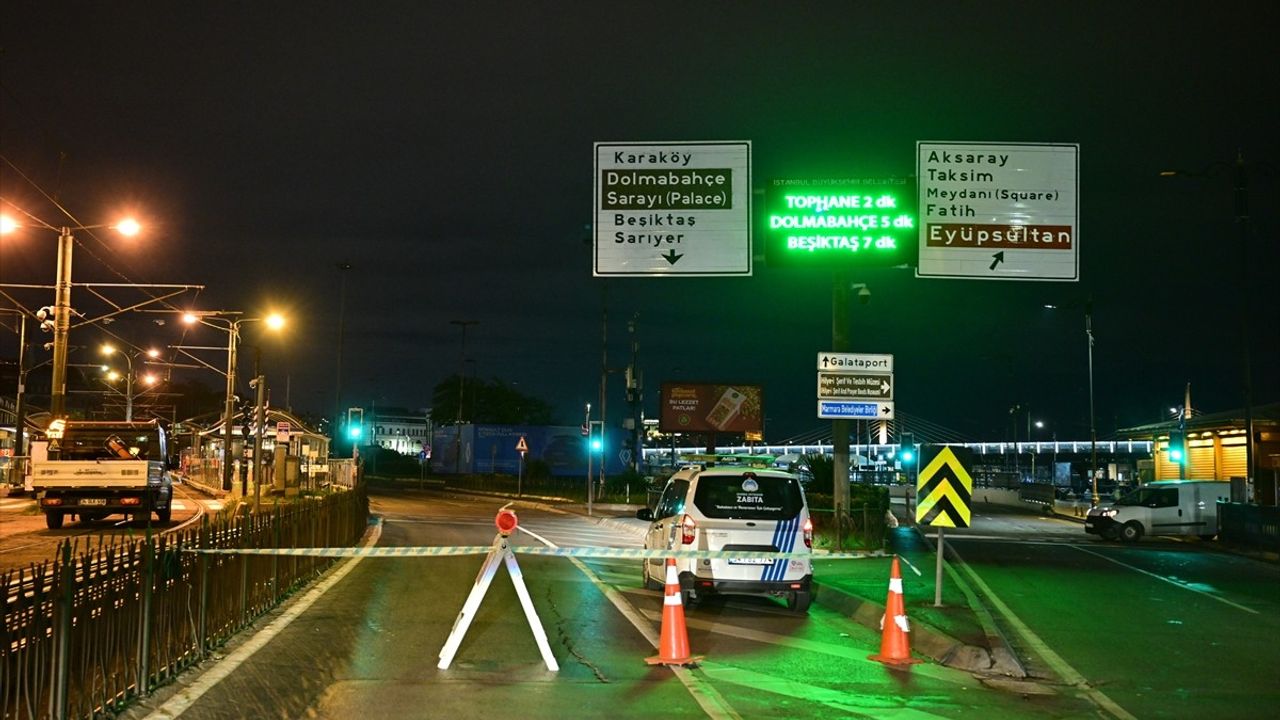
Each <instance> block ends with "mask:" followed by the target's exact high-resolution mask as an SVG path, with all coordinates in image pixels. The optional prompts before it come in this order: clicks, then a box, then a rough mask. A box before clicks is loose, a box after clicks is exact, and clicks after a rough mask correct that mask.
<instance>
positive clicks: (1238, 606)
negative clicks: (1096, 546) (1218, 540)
mask: <svg viewBox="0 0 1280 720" xmlns="http://www.w3.org/2000/svg"><path fill="white" fill-rule="evenodd" d="M1071 547H1073V548H1075V549H1077V550H1079V551H1080V552H1082V553H1088V554H1090V555H1093V556H1096V557H1100V558H1102V559H1103V560H1106V561H1108V562H1113V563H1115V564H1116V565H1119V566H1120V567H1123V568H1128V569H1130V570H1132V571H1134V572H1139V573H1142V574H1143V575H1146V576H1148V577H1153V578H1155V579H1157V580H1162V581H1164V582H1167V583H1169V584H1170V585H1173V586H1174V587H1180V588H1182V589H1183V590H1190V591H1191V592H1194V593H1200V594H1201V595H1204V596H1205V597H1210V598H1213V599H1214V600H1217V601H1218V602H1220V603H1223V604H1225V605H1230V606H1231V607H1233V608H1236V609H1238V610H1243V611H1245V612H1247V613H1253V614H1254V615H1261V614H1262V613H1261V612H1259V611H1257V610H1254V609H1253V608H1251V607H1245V606H1244V605H1241V604H1239V603H1234V602H1231V601H1230V600H1228V599H1226V598H1224V597H1220V596H1218V595H1214V594H1213V593H1211V592H1208V591H1207V590H1201V589H1200V588H1197V587H1192V586H1190V585H1188V584H1186V583H1182V582H1178V581H1177V580H1173V579H1170V578H1167V577H1165V576H1163V575H1157V574H1155V573H1153V572H1150V571H1147V570H1143V569H1142V568H1140V567H1134V566H1133V565H1130V564H1128V563H1123V562H1120V561H1119V560H1116V559H1115V558H1111V557H1107V556H1106V555H1103V554H1102V553H1100V552H1094V551H1093V550H1086V549H1085V548H1082V547H1080V546H1079V545H1072V546H1071Z"/></svg>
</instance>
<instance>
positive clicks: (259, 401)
mask: <svg viewBox="0 0 1280 720" xmlns="http://www.w3.org/2000/svg"><path fill="white" fill-rule="evenodd" d="M256 352H257V353H258V354H259V355H261V350H258V351H256ZM254 364H255V365H256V364H257V362H256V361H255V363H254ZM249 384H250V385H251V386H252V387H253V388H254V389H256V390H257V391H258V396H257V398H256V399H255V402H254V419H253V425H254V432H253V512H254V513H257V512H258V510H259V508H260V506H261V503H262V432H263V429H264V427H265V426H266V422H267V409H266V401H267V378H266V376H265V375H262V374H261V372H259V373H257V376H256V377H254V379H253V382H251V383H249ZM283 469H284V468H283V467H282V468H281V470H283Z"/></svg>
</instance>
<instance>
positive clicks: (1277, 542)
mask: <svg viewBox="0 0 1280 720" xmlns="http://www.w3.org/2000/svg"><path fill="white" fill-rule="evenodd" d="M1218 537H1219V538H1220V539H1221V540H1222V541H1223V542H1229V543H1235V544H1237V545H1242V546H1245V547H1250V548H1254V549H1256V550H1261V551H1264V552H1273V553H1280V507H1277V506H1275V505H1245V504H1242V503H1226V502H1220V503H1218Z"/></svg>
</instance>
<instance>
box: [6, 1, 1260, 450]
mask: <svg viewBox="0 0 1280 720" xmlns="http://www.w3.org/2000/svg"><path fill="white" fill-rule="evenodd" d="M1153 8H1155V9H1154V10H1153ZM1153 12H1155V13H1156V14H1152V13H1153ZM1278 26H1280V24H1278V23H1277V17H1276V12H1275V10H1274V9H1273V6H1271V5H1270V4H1269V3H1259V2H1245V3H1235V2H1218V3H1213V4H1212V6H1206V5H1205V4H1203V3H1197V4H1186V5H1170V6H1158V5H1157V6H1153V5H1151V4H1149V3H1112V2H1105V3H1087V2H1061V3H1058V2H1045V3H1026V2H1017V3H1013V2H990V1H988V2H975V3H945V4H943V3H913V2H901V1H897V2H883V3H880V2H877V3H873V2H843V3H781V2H778V3H757V2H734V3H726V2H716V3H683V2H681V3H674V2H646V3H626V4H623V3H604V2H589V3H588V2H583V3H528V2H521V3H493V2H476V3H436V2H402V3H392V2H371V3H351V2H332V3H261V2H253V3H239V2H235V3H50V2H47V1H45V2H24V1H21V0H10V1H9V2H6V3H4V5H3V8H2V9H0V46H2V48H3V50H2V52H3V54H2V55H0V82H2V83H3V87H2V88H0V123H2V125H0V132H2V135H0V151H2V154H3V157H4V160H3V161H0V196H3V199H4V201H5V203H6V207H5V210H6V211H10V210H11V206H10V204H11V205H12V206H16V207H20V208H22V209H23V210H26V211H28V212H31V213H32V214H34V215H36V216H38V217H40V218H42V219H44V220H46V221H48V222H50V223H52V224H54V225H60V224H64V223H68V222H72V221H67V220H66V219H65V216H63V215H62V214H61V213H60V211H59V210H58V209H57V207H55V205H54V204H53V203H52V202H51V201H50V197H52V196H56V197H57V199H58V201H59V202H60V203H61V204H62V206H63V207H65V208H66V209H67V210H69V211H70V212H72V213H74V214H75V215H76V217H77V218H78V221H79V222H81V223H84V224H92V223H98V222H106V221H108V220H111V219H114V218H115V217H116V214H117V212H118V211H119V210H120V209H123V208H132V209H134V210H135V211H136V213H137V214H138V217H139V219H140V220H141V221H142V222H144V224H146V226H147V228H148V232H147V233H145V234H144V235H142V236H139V237H138V238H134V239H129V240H124V239H121V238H118V237H117V236H115V235H114V234H112V233H111V232H110V231H98V232H95V233H93V234H92V235H89V234H87V233H85V234H82V235H81V236H80V241H81V245H80V247H78V248H77V251H76V258H75V263H76V264H75V270H74V278H75V280H76V282H124V281H125V280H126V279H127V281H131V282H151V283H190V284H202V285H205V286H206V289H205V290H204V291H203V292H202V293H200V294H199V296H198V298H194V300H193V302H194V303H195V304H196V305H198V306H199V307H201V308H204V309H237V310H244V311H246V312H248V313H249V314H258V313H265V312H267V311H268V310H275V309H279V310H281V311H282V312H284V313H286V314H287V315H288V316H289V318H290V326H289V328H288V331H287V332H286V334H285V336H284V339H283V341H281V340H276V339H270V338H266V337H263V336H261V335H259V333H258V332H257V331H256V330H254V331H252V332H248V333H246V337H245V340H244V342H245V343H246V344H247V345H251V346H252V345H261V347H262V348H263V350H262V352H263V361H264V366H265V368H266V370H267V374H268V376H269V378H270V381H271V384H272V385H273V386H274V388H275V390H274V391H273V400H274V402H275V403H276V404H283V402H284V401H283V398H282V397H281V393H282V392H283V391H282V388H284V387H285V386H286V385H287V387H288V389H289V397H288V402H289V403H290V404H291V405H292V406H294V407H295V408H298V409H301V410H304V411H311V412H324V413H328V412H331V411H332V409H333V407H334V393H335V389H336V386H337V364H336V348H337V345H338V315H339V304H340V303H339V298H340V291H339V289H340V286H341V279H340V271H339V270H338V269H337V265H338V263H341V262H349V263H350V264H351V265H352V270H350V271H349V273H348V275H347V285H346V304H345V318H346V323H345V339H344V351H343V359H342V366H343V371H342V383H341V387H342V404H343V405H344V406H346V405H365V406H368V405H369V404H371V403H377V404H378V405H382V406H389V405H395V406H402V407H410V408H417V407H426V406H429V405H430V396H431V390H432V388H433V386H434V385H435V384H436V383H438V382H440V381H441V380H442V379H444V378H445V377H448V376H449V375H451V374H454V373H456V372H458V371H459V370H460V368H461V367H462V361H461V348H460V337H459V329H458V327H457V326H456V325H451V324H450V320H462V319H465V320H478V321H479V324H478V325H476V326H473V327H471V328H469V330H468V337H467V351H466V352H467V355H468V356H470V357H472V358H474V360H475V362H474V368H475V370H474V371H475V373H476V374H478V375H479V376H481V377H483V378H497V379H501V380H503V381H506V382H512V383H516V384H517V385H516V387H517V388H518V389H519V390H521V391H523V392H526V393H528V394H532V395H535V396H538V397H541V398H543V399H546V400H548V401H549V402H551V403H552V404H553V406H554V407H555V408H556V409H557V411H558V413H559V415H560V416H561V418H560V419H561V420H562V421H563V422H566V423H577V422H580V420H581V416H582V415H581V413H582V405H583V403H584V402H587V401H592V402H593V403H595V402H597V400H596V396H597V393H598V386H599V376H600V365H601V310H602V303H603V304H604V305H607V309H608V341H609V344H608V352H609V364H610V366H613V367H621V366H622V365H624V364H625V362H626V361H627V359H628V356H629V353H630V350H629V341H628V336H627V321H628V320H630V319H632V318H633V317H635V316H636V314H637V313H638V318H637V338H638V341H639V346H640V354H639V365H640V368H641V370H642V372H643V374H644V377H645V381H646V385H647V388H648V391H647V393H646V414H647V415H649V416H656V410H657V389H658V385H659V384H660V383H661V382H662V381H664V380H675V379H678V380H687V381H693V380H698V381H708V382H746V383H758V384H761V385H763V386H764V388H765V405H766V411H765V414H766V416H767V418H768V438H769V439H770V440H773V441H777V440H781V439H783V438H786V437H788V436H791V435H794V434H798V433H802V432H805V431H808V430H811V429H814V428H817V427H819V426H820V425H822V424H823V423H822V421H819V420H817V418H816V414H815V376H814V373H815V368H814V358H815V355H816V353H817V352H819V351H823V350H829V349H831V347H830V346H831V284H832V280H831V274H830V273H829V272H826V271H819V270H812V269H780V268H770V267H768V266H766V265H765V263H764V261H763V259H762V258H760V257H757V261H756V263H755V274H754V276H752V277H750V278H716V279H688V278H684V279H682V278H615V279H610V280H608V281H605V280H602V279H599V278H593V277H592V276H591V267H592V266H591V246H590V244H589V242H588V240H589V238H590V224H591V219H592V190H593V184H592V160H593V152H592V143H593V142H596V141H661V140H750V141H752V144H753V146H752V155H753V180H754V182H753V184H754V185H755V187H757V188H763V187H764V185H765V183H766V182H767V181H768V179H770V178H778V177H819V176H831V175H844V176H851V175H908V174H912V173H914V171H915V143H916V142H917V141H919V140H966V141H992V142H1002V141H1007V142H1059V143H1079V145H1080V168H1081V176H1080V193H1081V199H1080V213H1081V215H1080V232H1079V244H1080V258H1081V260H1080V267H1081V272H1080V278H1081V279H1080V281H1079V282H1067V283H1058V282H981V281H957V280H937V279H917V278H915V277H914V276H913V273H911V272H910V271H905V270H893V269H883V270H874V271H866V272H862V273H859V274H858V275H857V276H856V277H855V278H854V280H855V281H857V282H865V283H867V284H868V285H869V287H870V288H871V291H872V298H871V302H870V303H869V304H867V305H858V304H856V303H855V304H854V305H853V307H852V310H851V318H852V336H853V349H854V350H855V351H859V352H868V353H893V354H894V355H895V356H896V365H897V368H896V370H897V383H898V387H897V397H896V400H897V408H898V411H899V412H900V413H905V414H907V415H909V416H911V417H915V418H922V419H924V420H927V421H929V422H932V423H936V424H938V425H941V426H944V427H947V428H953V429H955V430H956V431H958V432H960V433H963V434H964V435H966V436H968V437H972V438H975V439H1005V438H1007V437H1008V434H1009V425H1010V419H1009V418H1010V416H1009V408H1010V407H1011V406H1012V405H1014V404H1019V405H1023V406H1029V407H1030V408H1031V409H1032V410H1031V411H1032V415H1033V417H1035V418H1036V419H1043V420H1044V421H1045V422H1046V423H1047V426H1048V429H1046V430H1045V433H1046V435H1045V436H1044V439H1048V436H1047V433H1049V432H1053V433H1055V434H1056V435H1057V436H1058V437H1059V438H1070V439H1087V436H1088V407H1089V406H1088V370H1087V360H1088V358H1087V354H1086V340H1085V334H1084V316H1083V312H1084V303H1085V301H1086V299H1087V298H1089V297H1092V298H1093V309H1094V317H1093V320H1094V329H1095V334H1096V346H1095V351H1094V357H1093V362H1094V379H1095V397H1096V403H1097V418H1098V429H1099V435H1100V436H1104V437H1105V436H1107V435H1108V434H1110V433H1111V432H1113V431H1114V430H1115V428H1117V427H1125V426H1131V425H1136V424H1141V423H1147V422H1154V421H1157V420H1160V419H1163V417H1162V414H1163V415H1167V413H1168V408H1169V407H1170V406H1172V405H1174V404H1177V403H1178V402H1179V401H1180V400H1181V398H1182V395H1183V390H1184V386H1185V384H1186V383H1187V382H1190V383H1191V385H1192V402H1193V405H1195V406H1196V407H1197V408H1199V409H1202V410H1205V411H1218V410H1227V409H1231V408H1236V407H1240V406H1241V405H1242V393H1241V387H1242V383H1241V377H1242V366H1243V359H1242V358H1243V352H1242V345H1241V326H1242V323H1241V322H1240V315H1239V309H1240V307H1241V303H1242V301H1243V294H1242V293H1243V290H1242V288H1243V287H1245V286H1248V287H1250V288H1251V289H1252V297H1253V301H1254V302H1255V303H1261V304H1265V305H1266V309H1265V310H1258V311H1255V312H1253V314H1252V315H1251V317H1250V323H1251V326H1252V330H1253V344H1252V353H1253V354H1252V357H1253V378H1254V386H1255V387H1254V402H1255V403H1256V404H1261V403H1263V402H1275V401H1277V400H1280V372H1277V368H1278V367H1280V340H1278V335H1280V331H1277V323H1276V321H1275V307H1276V306H1275V287H1276V278H1277V277H1278V270H1280V262H1278V260H1280V252H1278V251H1277V214H1278V213H1277V207H1276V206H1277V203H1276V200H1277V185H1276V177H1275V175H1276V170H1275V168H1276V163H1280V153H1277V144H1278V143H1277V129H1278V128H1280V111H1278V110H1277V108H1280V97H1278V93H1277V88H1280V85H1278V84H1277V72H1276V71H1277V69H1278V63H1277V61H1276V53H1275V42H1274V31H1275V28H1276V27H1278ZM1237 151H1242V152H1243V153H1244V157H1245V159H1246V160H1247V161H1249V162H1250V163H1253V164H1254V165H1252V167H1253V171H1252V173H1251V177H1250V182H1251V193H1250V211H1251V220H1252V222H1251V225H1250V227H1251V229H1252V237H1251V238H1250V241H1249V252H1250V254H1251V260H1250V262H1249V265H1248V270H1247V271H1246V270H1245V265H1244V262H1243V260H1242V253H1241V243H1240V241H1239V239H1238V235H1237V230H1236V224H1235V222H1234V218H1233V198H1232V189H1231V175H1230V173H1229V172H1227V171H1225V169H1224V170H1222V171H1219V172H1217V173H1216V174H1213V175H1211V176H1209V177H1206V178H1203V179H1183V178H1172V179H1171V178H1161V177H1158V172H1159V171H1161V170H1164V169H1169V168H1177V169H1183V170H1190V171H1200V170H1204V169H1206V168H1209V167H1210V166H1211V165H1212V164H1213V163H1217V162H1231V161H1234V159H1235V157H1236V153H1237ZM1266 163H1270V164H1271V165H1270V168H1271V169H1270V170H1267V169H1266ZM54 239H55V236H54V235H53V234H52V233H49V232H47V231H43V232H39V233H30V232H28V233H25V234H18V235H7V236H5V237H4V238H3V239H0V283H35V284H41V283H45V284H51V283H52V282H53V273H54V267H55V261H54V248H55V242H54ZM758 240H759V238H757V247H756V255H757V256H760V255H762V254H763V246H761V245H759V243H758ZM76 292H77V295H76V298H75V299H76V305H77V307H80V306H85V307H86V308H87V307H88V306H89V305H90V300H89V298H88V296H87V295H86V294H85V293H84V291H81V290H77V291H76ZM48 295H49V298H48V300H41V299H40V298H41V297H42V296H40V295H38V294H37V295H32V294H31V293H30V292H28V293H27V294H25V295H23V296H22V297H23V298H24V299H26V300H28V301H30V302H31V303H33V304H44V303H47V302H50V301H51V300H52V293H49V294H48ZM184 304H185V303H184ZM1046 304H1054V305H1057V306H1058V309H1056V310H1048V309H1046V308H1045V307H1044V306H1045V305H1046ZM151 319H154V317H152V318H144V319H141V320H135V321H127V320H122V321H121V322H119V323H115V324H113V325H112V326H111V329H112V330H113V332H117V333H119V334H122V335H124V336H126V337H128V339H129V340H130V341H132V342H134V343H136V344H137V345H139V346H147V345H151V344H155V343H170V344H172V343H176V342H177V333H178V330H177V329H176V328H175V326H174V325H172V324H166V325H164V326H159V325H156V324H154V323H151V322H149V320H151ZM97 336H98V331H96V330H94V329H83V330H77V331H76V332H75V333H74V334H73V336H72V343H73V344H81V343H84V344H88V342H89V341H90V340H91V339H94V338H96V337H97ZM187 340H188V342H192V341H198V342H202V343H205V344H217V343H220V342H223V341H224V340H223V339H222V338H220V337H219V335H218V334H216V333H213V332H211V331H210V332H208V333H207V334H204V333H201V334H200V335H198V336H192V337H189V338H187ZM15 349H16V342H15V340H14V338H13V336H12V335H10V334H7V333H5V334H3V335H0V356H2V357H12V356H13V355H14V354H15ZM81 352H85V351H81ZM36 354H37V355H38V356H40V358H43V357H44V354H47V353H44V351H43V350H37V351H36ZM77 361H81V360H77V357H76V356H75V355H73V357H72V362H77ZM247 363H248V361H247V360H246V365H245V367H246V373H247V367H248V364H247ZM468 372H469V373H470V372H471V370H470V368H468ZM203 378H204V380H205V381H206V382H208V383H209V384H210V385H211V386H213V387H215V388H216V387H218V386H219V384H220V382H221V380H220V378H218V377H216V376H214V375H213V374H212V373H207V372H206V373H204V374H203ZM610 388H611V392H610V397H609V408H610V415H611V418H610V419H611V420H612V421H614V422H617V421H618V420H620V418H621V417H622V412H623V409H624V403H623V398H622V380H621V377H620V376H617V375H615V376H613V377H612V378H611V379H610ZM615 411H616V413H617V414H616V416H615Z"/></svg>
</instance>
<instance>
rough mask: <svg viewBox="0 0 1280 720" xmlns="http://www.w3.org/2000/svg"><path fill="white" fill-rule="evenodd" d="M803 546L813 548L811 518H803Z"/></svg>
mask: <svg viewBox="0 0 1280 720" xmlns="http://www.w3.org/2000/svg"><path fill="white" fill-rule="evenodd" d="M804 546H805V547H807V548H809V549H810V550H812V549H813V520H810V519H809V518H805V519H804Z"/></svg>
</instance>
